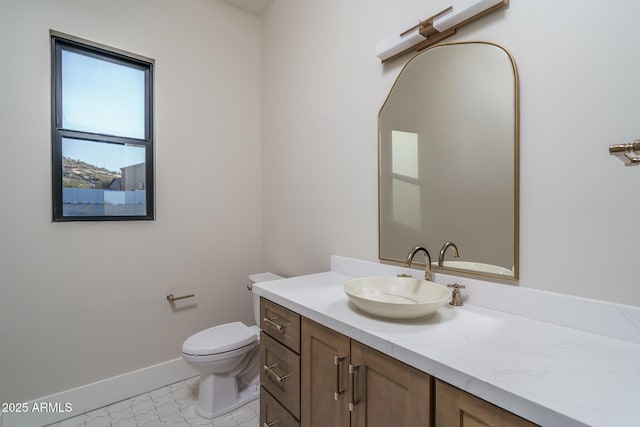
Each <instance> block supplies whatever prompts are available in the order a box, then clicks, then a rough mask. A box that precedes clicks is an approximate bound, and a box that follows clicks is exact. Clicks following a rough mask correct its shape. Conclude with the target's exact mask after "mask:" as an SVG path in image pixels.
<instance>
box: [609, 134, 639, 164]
mask: <svg viewBox="0 0 640 427" xmlns="http://www.w3.org/2000/svg"><path fill="white" fill-rule="evenodd" d="M609 154H611V155H612V156H616V157H618V158H619V159H620V160H622V161H623V162H624V165H625V166H638V165H640V139H636V140H635V141H633V142H632V143H630V144H616V145H610V146H609Z"/></svg>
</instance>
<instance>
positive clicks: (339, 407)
mask: <svg viewBox="0 0 640 427" xmlns="http://www.w3.org/2000/svg"><path fill="white" fill-rule="evenodd" d="M349 341H350V340H349V338H348V337H346V336H344V335H342V334H340V333H338V332H335V331H333V330H331V329H329V328H326V327H324V326H322V325H320V324H318V323H316V322H313V321H311V320H309V319H306V318H303V319H302V378H301V382H302V384H301V390H302V396H301V400H302V402H301V406H302V411H301V418H300V424H301V425H302V426H306V427H320V426H322V427H327V426H331V427H349V400H348V399H349V390H347V386H348V384H347V383H348V365H349Z"/></svg>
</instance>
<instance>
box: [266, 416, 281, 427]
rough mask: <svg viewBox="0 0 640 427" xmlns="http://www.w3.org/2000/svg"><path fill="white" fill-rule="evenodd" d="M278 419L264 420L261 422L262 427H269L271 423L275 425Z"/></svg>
mask: <svg viewBox="0 0 640 427" xmlns="http://www.w3.org/2000/svg"><path fill="white" fill-rule="evenodd" d="M279 422H280V420H279V419H277V418H276V419H275V420H273V421H265V422H264V423H262V427H271V426H272V425H275V424H277V423H279Z"/></svg>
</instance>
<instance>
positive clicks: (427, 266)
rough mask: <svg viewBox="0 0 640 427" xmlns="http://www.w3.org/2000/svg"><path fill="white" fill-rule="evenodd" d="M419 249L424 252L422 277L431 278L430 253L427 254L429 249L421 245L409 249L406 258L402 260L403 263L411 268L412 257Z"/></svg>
mask: <svg viewBox="0 0 640 427" xmlns="http://www.w3.org/2000/svg"><path fill="white" fill-rule="evenodd" d="M420 251H422V252H424V279H425V280H431V255H429V251H428V250H426V249H425V248H423V247H422V246H416V247H415V248H413V249H411V251H410V252H409V255H407V260H406V261H405V262H404V265H405V267H407V268H411V263H412V262H413V257H415V256H416V254H417V253H418V252H420Z"/></svg>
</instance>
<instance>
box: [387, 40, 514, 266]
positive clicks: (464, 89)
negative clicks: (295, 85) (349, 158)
mask: <svg viewBox="0 0 640 427" xmlns="http://www.w3.org/2000/svg"><path fill="white" fill-rule="evenodd" d="M517 97H518V94H517V73H516V69H515V64H514V62H513V59H512V58H511V56H510V55H509V53H508V52H506V51H505V50H504V49H503V48H501V47H499V46H497V45H494V44H490V43H480V42H473V43H457V44H448V45H440V46H436V47H433V48H430V49H428V50H426V51H424V52H423V53H421V54H419V55H417V56H416V57H415V58H414V59H412V60H411V61H410V62H409V63H408V64H407V65H406V66H405V68H404V69H403V70H402V72H401V73H400V76H399V77H398V79H397V80H396V82H395V84H394V86H393V88H392V89H391V92H390V93H389V96H388V97H387V100H386V101H385V103H384V105H383V106H382V109H381V110H380V116H379V143H380V146H379V154H380V163H379V168H380V170H379V174H380V175H379V220H380V224H379V228H380V242H379V243H380V247H379V256H380V259H381V260H383V261H391V262H398V263H399V262H402V261H403V260H404V259H405V258H406V256H407V253H408V252H409V250H411V248H413V247H415V246H417V245H420V246H424V247H426V248H427V249H428V250H429V252H430V253H431V254H432V255H435V256H436V257H437V256H438V255H437V254H439V253H440V250H441V248H442V247H443V245H444V244H445V243H447V242H452V243H454V244H455V245H456V247H457V249H458V250H459V255H460V257H459V258H455V260H454V253H453V251H452V250H449V251H446V254H445V256H443V258H444V259H442V260H439V261H441V262H434V263H433V264H434V268H435V269H443V270H455V271H465V272H467V273H472V274H481V275H488V276H495V277H500V278H511V279H517V278H518V139H517V134H518V117H517V111H518V110H517Z"/></svg>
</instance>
